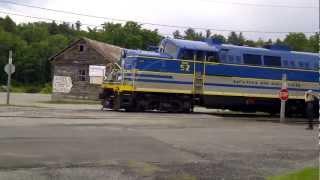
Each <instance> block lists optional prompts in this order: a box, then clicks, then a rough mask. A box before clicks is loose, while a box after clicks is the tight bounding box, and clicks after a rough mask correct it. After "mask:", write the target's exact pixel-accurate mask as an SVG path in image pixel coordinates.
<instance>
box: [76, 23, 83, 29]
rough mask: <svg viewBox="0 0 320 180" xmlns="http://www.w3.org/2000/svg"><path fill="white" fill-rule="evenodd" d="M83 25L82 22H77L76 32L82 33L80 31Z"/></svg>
mask: <svg viewBox="0 0 320 180" xmlns="http://www.w3.org/2000/svg"><path fill="white" fill-rule="evenodd" d="M81 25H82V24H81V22H80V21H77V22H76V30H77V31H80V30H81Z"/></svg>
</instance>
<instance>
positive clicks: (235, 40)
mask: <svg viewBox="0 0 320 180" xmlns="http://www.w3.org/2000/svg"><path fill="white" fill-rule="evenodd" d="M244 42H245V38H244V37H243V35H242V33H239V35H238V34H237V33H236V32H231V33H230V34H229V36H228V43H230V44H235V45H243V44H244Z"/></svg>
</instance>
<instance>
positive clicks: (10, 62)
mask: <svg viewBox="0 0 320 180" xmlns="http://www.w3.org/2000/svg"><path fill="white" fill-rule="evenodd" d="M8 64H9V72H8V81H7V105H9V104H10V89H11V72H12V69H11V68H12V51H11V50H10V51H9V61H8Z"/></svg>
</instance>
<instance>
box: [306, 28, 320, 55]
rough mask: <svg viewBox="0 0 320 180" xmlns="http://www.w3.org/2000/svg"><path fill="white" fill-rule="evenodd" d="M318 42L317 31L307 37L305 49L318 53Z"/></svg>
mask: <svg viewBox="0 0 320 180" xmlns="http://www.w3.org/2000/svg"><path fill="white" fill-rule="evenodd" d="M319 43H320V39H319V33H318V32H317V33H316V34H314V35H312V36H310V37H309V45H308V49H307V51H309V52H314V53H318V52H319V51H320V50H319Z"/></svg>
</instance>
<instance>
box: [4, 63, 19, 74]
mask: <svg viewBox="0 0 320 180" xmlns="http://www.w3.org/2000/svg"><path fill="white" fill-rule="evenodd" d="M10 66H11V72H10ZM4 71H5V72H6V73H7V74H9V73H11V74H13V73H14V72H16V67H15V66H14V65H13V64H7V65H5V66H4Z"/></svg>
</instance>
